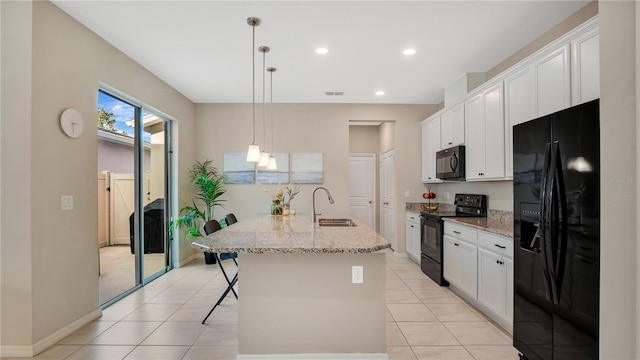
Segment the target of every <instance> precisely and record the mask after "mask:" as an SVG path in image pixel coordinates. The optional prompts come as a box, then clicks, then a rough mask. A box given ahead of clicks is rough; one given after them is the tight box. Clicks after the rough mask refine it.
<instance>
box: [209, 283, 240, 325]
mask: <svg viewBox="0 0 640 360" xmlns="http://www.w3.org/2000/svg"><path fill="white" fill-rule="evenodd" d="M237 282H238V274H236V275H235V276H234V277H233V280H231V283H230V284H229V286H227V289H226V290H225V291H224V293H223V294H222V296H220V299H218V302H216V304H215V305H213V308H211V310H210V311H209V313H208V314H207V316H205V317H204V320H202V323H203V324H204V323H205V322H206V321H207V319H208V318H209V316H210V315H211V313H213V310H215V309H216V307H218V305H220V303H221V302H222V300H224V298H225V297H227V294H229V290H231V291H233V293H234V294H236V292H235V290H233V286H234V285H235V284H236V283H237ZM237 298H238V295H237V294H236V299H237Z"/></svg>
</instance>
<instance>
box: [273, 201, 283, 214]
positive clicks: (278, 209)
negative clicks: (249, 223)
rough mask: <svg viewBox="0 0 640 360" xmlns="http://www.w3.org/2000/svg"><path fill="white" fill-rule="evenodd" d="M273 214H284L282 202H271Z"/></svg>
mask: <svg viewBox="0 0 640 360" xmlns="http://www.w3.org/2000/svg"><path fill="white" fill-rule="evenodd" d="M271 215H282V203H280V201H272V202H271Z"/></svg>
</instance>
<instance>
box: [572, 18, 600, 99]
mask: <svg viewBox="0 0 640 360" xmlns="http://www.w3.org/2000/svg"><path fill="white" fill-rule="evenodd" d="M571 88H572V93H571V95H572V96H571V98H572V99H571V100H572V101H571V103H572V105H578V104H582V103H585V102H587V101H591V100H594V99H597V98H599V97H600V32H599V29H598V28H593V29H591V30H589V31H587V32H585V33H584V34H583V35H582V36H579V37H578V38H577V39H575V40H573V41H572V42H571Z"/></svg>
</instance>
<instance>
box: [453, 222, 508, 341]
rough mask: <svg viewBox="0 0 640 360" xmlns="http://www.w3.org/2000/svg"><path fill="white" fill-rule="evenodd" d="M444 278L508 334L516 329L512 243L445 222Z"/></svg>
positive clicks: (505, 239)
mask: <svg viewBox="0 0 640 360" xmlns="http://www.w3.org/2000/svg"><path fill="white" fill-rule="evenodd" d="M444 227H445V230H444V232H445V235H444V244H443V247H444V258H443V271H444V277H445V279H447V280H448V281H449V283H450V285H451V288H452V290H453V291H455V292H457V293H458V294H459V295H461V296H463V297H464V298H465V299H467V300H468V301H469V302H471V303H472V304H474V305H476V307H478V309H480V310H481V311H482V312H484V313H485V314H486V315H488V316H489V317H491V318H492V319H493V320H495V321H496V322H497V323H498V324H500V325H501V326H502V327H504V328H505V329H506V330H507V331H512V326H513V241H512V240H511V239H509V238H506V237H502V236H499V235H495V234H492V233H488V232H485V231H481V230H476V229H474V228H471V227H467V226H463V225H459V224H452V223H450V222H447V221H445V225H444Z"/></svg>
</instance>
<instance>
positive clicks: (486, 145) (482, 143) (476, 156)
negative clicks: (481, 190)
mask: <svg viewBox="0 0 640 360" xmlns="http://www.w3.org/2000/svg"><path fill="white" fill-rule="evenodd" d="M502 94H503V89H502V82H500V83H498V84H495V85H494V86H491V87H489V88H487V89H486V90H484V91H483V92H481V93H479V94H477V95H476V96H474V97H472V98H470V99H469V100H467V101H466V102H465V117H466V136H465V139H466V143H465V147H466V149H465V150H466V155H465V156H466V165H465V166H466V179H467V180H494V179H503V178H504V174H505V173H504V169H505V150H504V109H503V105H502V104H503V95H502Z"/></svg>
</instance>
